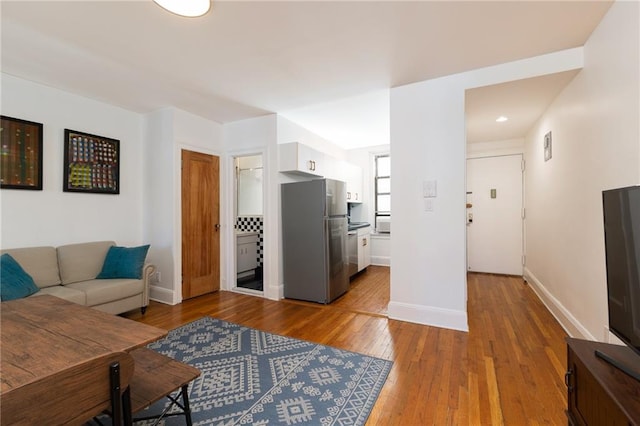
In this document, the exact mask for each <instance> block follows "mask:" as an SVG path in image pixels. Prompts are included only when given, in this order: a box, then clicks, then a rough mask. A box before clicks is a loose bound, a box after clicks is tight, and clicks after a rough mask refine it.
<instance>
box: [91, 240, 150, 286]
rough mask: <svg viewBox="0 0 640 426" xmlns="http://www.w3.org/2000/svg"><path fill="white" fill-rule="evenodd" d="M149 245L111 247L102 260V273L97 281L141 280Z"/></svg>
mask: <svg viewBox="0 0 640 426" xmlns="http://www.w3.org/2000/svg"><path fill="white" fill-rule="evenodd" d="M147 251H149V244H147V245H145V246H140V247H118V246H111V247H109V251H108V252H107V257H106V258H105V259H104V264H103V265H102V271H100V273H99V274H98V276H97V277H96V278H97V279H108V278H136V279H138V280H139V279H141V278H142V268H143V267H144V260H145V259H146V258H147Z"/></svg>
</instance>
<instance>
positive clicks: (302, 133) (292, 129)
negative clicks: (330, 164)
mask: <svg viewBox="0 0 640 426" xmlns="http://www.w3.org/2000/svg"><path fill="white" fill-rule="evenodd" d="M277 137H278V143H279V144H282V143H289V142H300V143H302V144H305V145H307V146H310V147H311V148H313V149H315V150H316V151H320V152H323V153H325V154H328V155H330V156H332V157H334V158H337V159H338V160H344V159H345V155H346V154H345V151H344V150H343V149H342V148H340V147H339V146H338V145H336V144H334V143H333V142H331V141H328V140H326V139H324V138H322V137H320V136H318V135H317V134H315V133H313V132H311V131H310V130H308V129H305V128H304V127H302V126H299V125H298V124H296V123H294V122H292V121H290V120H287V119H286V118H284V117H283V116H281V115H278V135H277Z"/></svg>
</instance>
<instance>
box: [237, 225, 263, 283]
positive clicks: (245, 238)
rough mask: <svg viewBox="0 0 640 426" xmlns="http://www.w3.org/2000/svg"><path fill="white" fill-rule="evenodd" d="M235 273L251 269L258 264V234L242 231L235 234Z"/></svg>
mask: <svg viewBox="0 0 640 426" xmlns="http://www.w3.org/2000/svg"><path fill="white" fill-rule="evenodd" d="M236 239H237V240H236V241H237V244H236V245H237V247H236V250H237V251H236V262H237V265H238V266H237V267H238V270H237V273H238V274H240V273H242V272H247V271H252V270H254V269H256V267H257V266H258V234H257V233H242V234H237V235H236Z"/></svg>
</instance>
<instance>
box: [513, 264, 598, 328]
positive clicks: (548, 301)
mask: <svg viewBox="0 0 640 426" xmlns="http://www.w3.org/2000/svg"><path fill="white" fill-rule="evenodd" d="M524 279H525V280H526V281H527V282H528V283H529V285H530V286H531V289H532V290H533V291H534V292H535V293H536V295H537V296H538V298H539V299H540V300H541V301H542V303H544V305H545V306H546V307H547V309H548V310H549V312H551V315H553V316H554V317H555V318H556V320H557V321H558V322H559V323H560V326H562V328H564V331H566V332H567V334H568V335H569V336H571V337H576V338H579V339H587V340H601V339H596V338H595V337H593V335H592V334H591V333H589V331H588V330H587V329H586V328H585V327H584V326H583V325H582V324H581V323H580V321H578V320H577V319H576V317H574V316H573V315H572V314H571V312H569V310H568V309H567V308H565V307H564V305H563V304H562V303H560V301H559V300H558V299H556V298H555V297H554V296H553V295H552V294H551V293H550V292H549V290H547V289H546V287H545V286H544V285H543V284H542V283H541V282H540V280H538V279H537V278H536V277H535V275H533V273H532V272H531V271H530V270H528V269H527V268H526V267H525V268H524Z"/></svg>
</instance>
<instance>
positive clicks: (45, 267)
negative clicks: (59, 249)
mask: <svg viewBox="0 0 640 426" xmlns="http://www.w3.org/2000/svg"><path fill="white" fill-rule="evenodd" d="M2 253H8V254H10V255H11V257H13V258H14V259H15V260H16V262H18V263H19V264H20V266H21V267H22V269H24V270H25V272H26V273H27V274H29V275H31V278H33V281H34V282H35V283H36V285H37V286H38V287H40V288H44V287H51V286H55V285H58V284H60V274H59V272H58V255H57V253H56V249H55V247H26V248H15V249H5V250H2Z"/></svg>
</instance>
